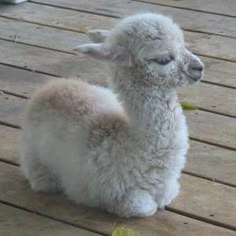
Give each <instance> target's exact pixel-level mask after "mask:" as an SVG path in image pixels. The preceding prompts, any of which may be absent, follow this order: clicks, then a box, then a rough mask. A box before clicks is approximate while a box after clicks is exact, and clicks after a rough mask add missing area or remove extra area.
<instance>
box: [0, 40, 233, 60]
mask: <svg viewBox="0 0 236 236" xmlns="http://www.w3.org/2000/svg"><path fill="white" fill-rule="evenodd" d="M0 40H2V41H6V42H10V43H14V44H22V45H26V46H33V47H36V48H40V49H47V50H49V51H53V52H60V53H64V54H69V55H73V56H76V55H77V53H75V52H72V51H69V50H68V51H66V50H60V49H56V48H49V47H46V46H40V45H37V44H31V43H25V42H22V41H15V40H13V39H7V38H1V37H0ZM235 62H236V61H235Z"/></svg>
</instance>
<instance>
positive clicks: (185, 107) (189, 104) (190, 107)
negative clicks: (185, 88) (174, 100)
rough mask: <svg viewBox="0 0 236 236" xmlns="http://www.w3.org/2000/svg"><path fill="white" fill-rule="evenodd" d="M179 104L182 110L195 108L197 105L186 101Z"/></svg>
mask: <svg viewBox="0 0 236 236" xmlns="http://www.w3.org/2000/svg"><path fill="white" fill-rule="evenodd" d="M181 106H182V108H183V109H184V110H197V106H196V105H194V104H191V103H189V102H186V101H182V102H181Z"/></svg>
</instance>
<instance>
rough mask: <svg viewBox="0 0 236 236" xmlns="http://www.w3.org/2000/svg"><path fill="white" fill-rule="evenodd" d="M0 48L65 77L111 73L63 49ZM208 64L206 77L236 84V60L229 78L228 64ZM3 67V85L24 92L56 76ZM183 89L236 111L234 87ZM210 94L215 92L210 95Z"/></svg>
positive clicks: (17, 61)
mask: <svg viewBox="0 0 236 236" xmlns="http://www.w3.org/2000/svg"><path fill="white" fill-rule="evenodd" d="M0 51H1V52H2V54H0V62H1V61H2V62H4V63H8V64H14V65H17V66H21V67H26V68H29V69H31V70H36V71H42V72H45V73H50V74H55V75H58V76H64V77H80V78H81V79H83V80H86V81H88V82H93V83H95V84H99V83H100V84H106V79H107V77H109V73H108V70H106V68H105V65H104V64H102V63H101V62H98V61H95V60H92V59H89V58H86V57H83V56H73V55H67V54H64V53H61V52H54V51H49V50H46V49H39V48H35V47H32V46H26V45H19V44H13V45H12V43H10V42H3V43H2V44H0ZM220 63H222V62H220ZM228 64H229V63H228ZM231 64H233V63H231ZM205 66H206V76H205V77H206V80H208V78H209V80H210V78H218V79H220V81H221V82H222V83H225V81H226V82H227V81H229V84H235V78H236V75H235V74H236V70H234V67H235V68H236V64H235V65H233V66H234V67H232V73H233V74H232V75H230V73H231V71H230V70H229V71H228V74H229V76H228V77H227V78H228V80H227V79H225V77H224V76H225V74H224V72H225V70H226V69H227V67H226V68H225V70H222V71H221V67H220V65H219V64H217V63H215V64H211V63H206V65H205ZM223 68H224V67H223ZM215 70H218V71H219V73H218V74H217V76H215V77H212V76H214V74H216V73H217V71H215ZM0 71H1V78H0V89H5V90H9V91H11V92H16V93H22V94H23V95H24V94H26V95H27V93H28V92H29V89H30V90H31V91H32V90H33V89H34V88H35V87H36V86H37V87H38V85H40V84H41V83H42V82H44V81H46V80H48V79H55V78H54V77H52V76H46V75H42V74H38V73H32V72H28V71H23V70H19V69H16V68H10V67H6V66H3V65H0ZM212 80H213V79H212ZM215 81H217V79H216V80H215ZM26 90H27V91H26ZM180 91H181V99H184V100H187V101H189V102H192V103H194V104H196V105H197V106H199V107H201V108H204V109H206V110H209V111H213V112H219V113H224V114H228V115H231V116H235V115H236V98H235V96H234V93H235V90H234V89H230V88H222V87H219V86H213V85H210V84H203V83H200V84H199V85H198V86H193V87H186V88H184V89H182V90H180ZM209 94H212V95H211V96H210V97H209V96H208V95H209Z"/></svg>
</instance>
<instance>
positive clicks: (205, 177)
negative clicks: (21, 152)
mask: <svg viewBox="0 0 236 236" xmlns="http://www.w3.org/2000/svg"><path fill="white" fill-rule="evenodd" d="M0 125H2V126H6V127H10V128H13V129H20V130H21V129H22V128H21V127H20V126H18V125H14V124H10V123H7V122H3V121H0ZM190 140H194V141H196V142H199V143H206V142H204V141H199V140H195V139H194V138H191V137H190ZM207 144H209V145H212V146H218V145H214V144H210V143H207ZM221 148H224V149H227V150H230V149H229V148H225V147H221ZM0 162H4V163H7V164H10V165H14V166H19V164H18V163H16V162H14V161H9V160H6V159H3V158H0ZM182 173H183V174H186V175H190V176H194V177H197V178H201V179H205V180H208V181H211V182H214V183H219V184H222V185H226V186H229V187H232V188H236V184H233V183H230V182H226V181H222V180H220V179H217V178H211V177H208V176H205V175H202V174H196V173H193V172H190V171H186V170H183V171H182Z"/></svg>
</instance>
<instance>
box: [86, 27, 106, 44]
mask: <svg viewBox="0 0 236 236" xmlns="http://www.w3.org/2000/svg"><path fill="white" fill-rule="evenodd" d="M109 33H110V31H109V30H100V29H97V30H90V31H88V32H87V33H86V34H87V36H88V37H89V39H90V40H91V41H92V42H94V43H103V42H104V41H105V40H106V38H107V37H108V35H109Z"/></svg>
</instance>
